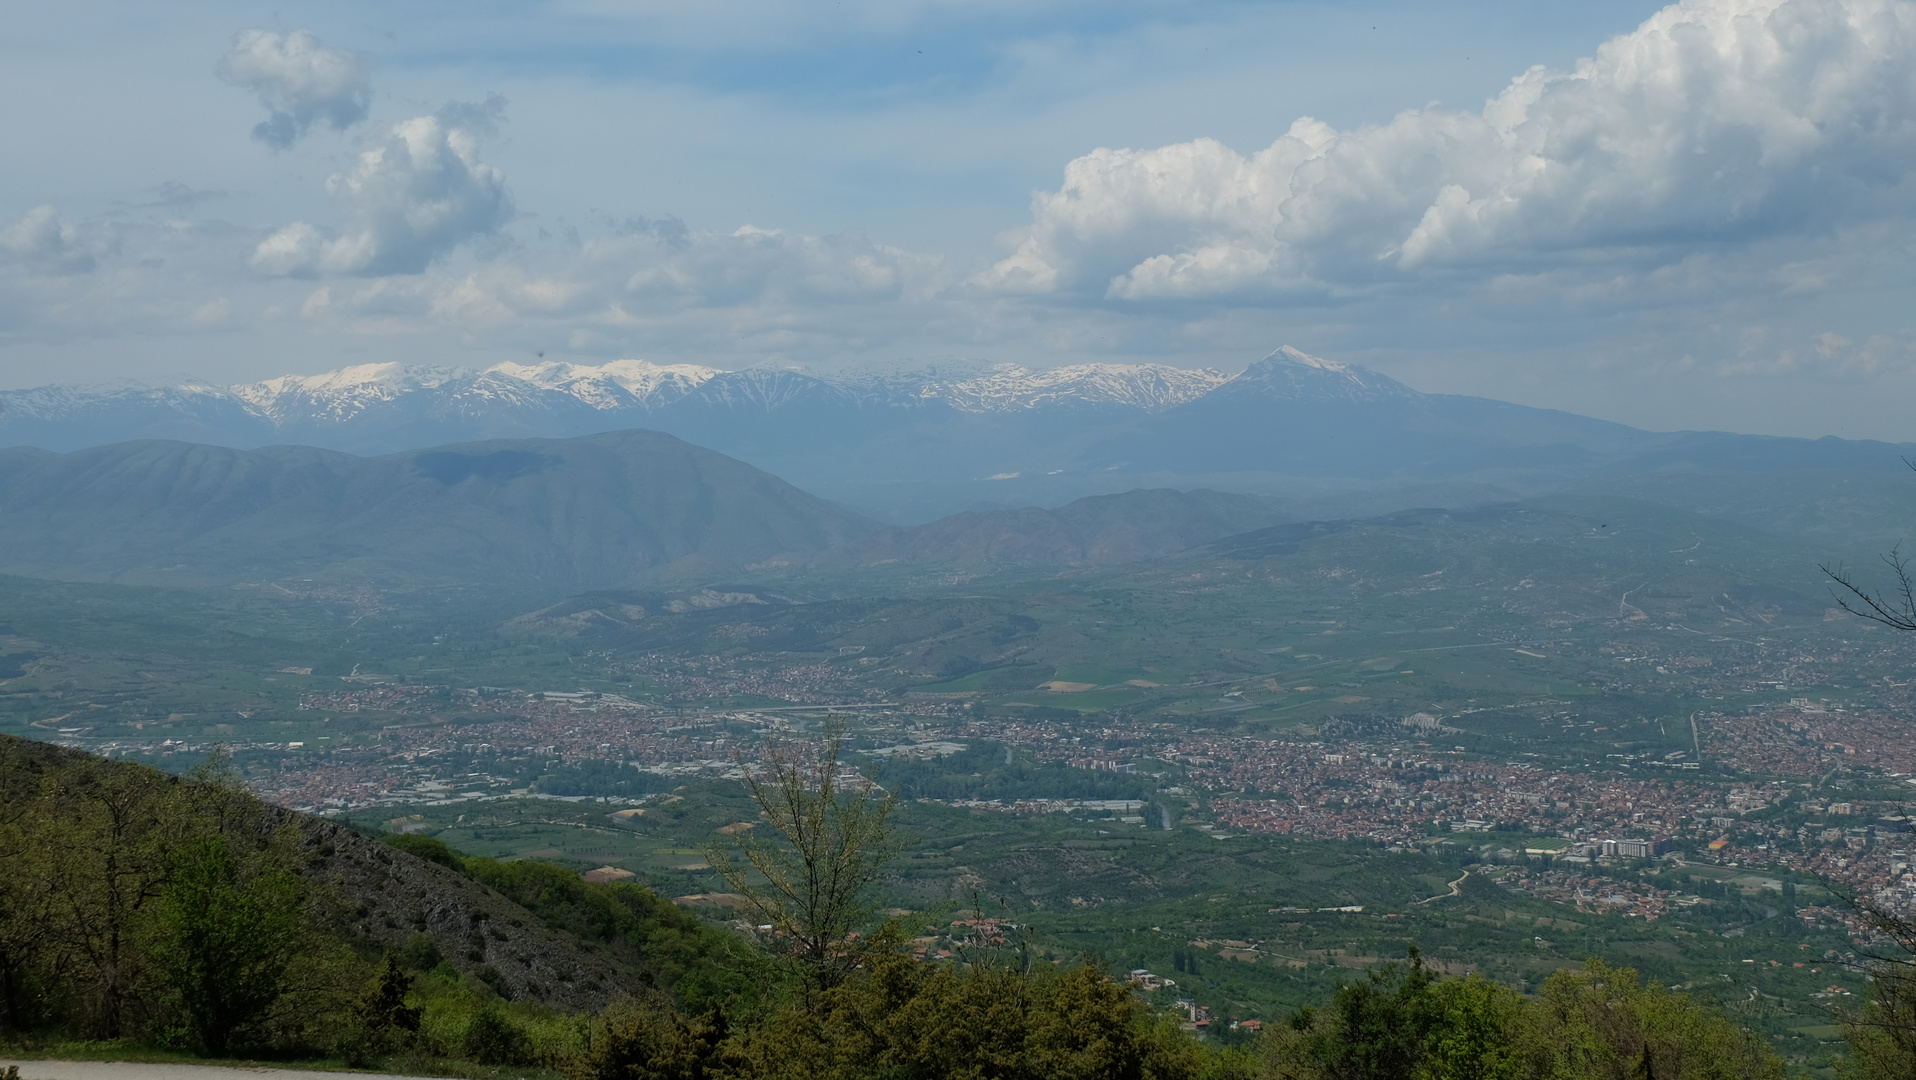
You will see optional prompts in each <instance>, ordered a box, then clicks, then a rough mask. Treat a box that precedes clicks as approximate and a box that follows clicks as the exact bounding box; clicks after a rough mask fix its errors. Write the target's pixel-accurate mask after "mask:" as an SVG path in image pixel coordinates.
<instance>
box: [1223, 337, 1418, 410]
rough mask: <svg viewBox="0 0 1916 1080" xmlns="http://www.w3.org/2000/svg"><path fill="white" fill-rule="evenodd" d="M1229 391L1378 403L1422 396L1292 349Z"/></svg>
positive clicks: (1349, 366)
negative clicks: (1391, 399) (1385, 400)
mask: <svg viewBox="0 0 1916 1080" xmlns="http://www.w3.org/2000/svg"><path fill="white" fill-rule="evenodd" d="M1226 389H1227V392H1228V393H1230V394H1232V395H1233V396H1235V395H1237V394H1241V393H1259V394H1269V395H1275V396H1279V397H1285V398H1309V399H1318V400H1323V399H1342V400H1349V401H1379V400H1383V399H1386V398H1405V399H1408V398H1415V397H1417V396H1419V395H1418V393H1417V391H1415V390H1412V389H1411V388H1410V387H1408V386H1405V385H1404V384H1403V383H1400V382H1398V381H1397V380H1396V379H1393V378H1391V377H1390V376H1388V375H1384V374H1380V373H1378V372H1375V371H1372V370H1370V369H1369V368H1364V367H1358V366H1357V365H1356V364H1347V363H1344V362H1342V361H1339V360H1326V359H1324V358H1323V357H1321V356H1312V355H1311V354H1310V353H1307V352H1305V351H1303V350H1302V349H1297V348H1293V347H1292V346H1289V345H1285V346H1283V347H1281V348H1279V349H1278V350H1277V351H1275V352H1273V353H1271V355H1269V356H1267V357H1265V358H1264V359H1262V360H1259V361H1258V362H1257V363H1255V364H1252V365H1251V366H1250V367H1247V368H1245V369H1244V373H1243V374H1241V375H1239V376H1238V377H1237V378H1235V379H1232V380H1231V381H1230V382H1229V383H1228V384H1227V386H1226Z"/></svg>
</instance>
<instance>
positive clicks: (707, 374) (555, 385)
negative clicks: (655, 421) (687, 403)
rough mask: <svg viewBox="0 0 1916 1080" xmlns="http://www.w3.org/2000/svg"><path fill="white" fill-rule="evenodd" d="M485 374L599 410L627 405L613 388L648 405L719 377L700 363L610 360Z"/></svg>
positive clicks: (505, 367)
mask: <svg viewBox="0 0 1916 1080" xmlns="http://www.w3.org/2000/svg"><path fill="white" fill-rule="evenodd" d="M487 371H488V372H489V373H492V374H498V375H505V376H510V377H511V378H515V379H520V380H523V381H525V382H528V383H531V384H532V385H534V386H537V387H540V388H541V389H545V390H557V391H559V392H560V393H564V394H570V395H572V396H573V397H576V398H578V399H579V400H581V401H583V402H585V403H586V404H588V405H591V406H592V407H594V408H598V409H609V408H617V407H619V406H620V405H623V404H627V403H628V402H625V401H621V400H620V397H621V395H618V394H613V393H610V392H609V389H608V388H609V387H613V386H616V387H618V388H620V389H622V390H624V391H625V392H626V393H627V394H630V395H632V397H635V398H637V399H639V401H640V402H641V403H643V404H645V405H647V406H653V405H658V404H663V403H664V402H666V401H671V400H675V399H677V398H680V397H683V396H685V395H686V394H688V393H690V392H691V391H692V390H694V389H696V388H697V387H698V386H699V385H700V384H701V383H704V382H705V381H706V380H708V379H710V378H712V376H714V375H718V374H721V372H720V371H719V369H717V368H709V367H704V366H702V365H699V364H654V363H652V362H651V361H648V360H613V361H609V362H607V363H604V364H599V365H597V366H594V365H591V364H569V363H565V362H563V361H558V360H551V361H547V362H546V363H543V364H515V363H512V362H510V361H508V362H506V363H503V364H495V365H493V366H492V367H490V368H488V369H487Z"/></svg>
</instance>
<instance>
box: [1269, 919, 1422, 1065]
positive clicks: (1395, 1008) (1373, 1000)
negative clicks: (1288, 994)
mask: <svg viewBox="0 0 1916 1080" xmlns="http://www.w3.org/2000/svg"><path fill="white" fill-rule="evenodd" d="M1435 982H1436V980H1435V979H1434V978H1433V977H1432V976H1431V974H1430V972H1428V971H1426V970H1425V969H1424V965H1423V961H1422V959H1421V958H1420V957H1419V956H1418V955H1417V953H1416V950H1415V949H1414V948H1413V949H1412V950H1411V957H1410V964H1409V966H1408V967H1399V966H1398V965H1396V964H1390V965H1386V966H1385V967H1384V968H1382V969H1381V970H1378V971H1372V972H1369V973H1367V974H1366V975H1365V977H1364V978H1362V979H1358V980H1355V981H1353V982H1349V983H1346V984H1345V985H1344V986H1342V987H1340V988H1339V989H1338V991H1337V994H1336V996H1335V997H1334V998H1332V1000H1331V1004H1330V1008H1329V1009H1328V1010H1327V1011H1326V1013H1325V1015H1326V1016H1327V1017H1329V1018H1331V1020H1332V1021H1333V1022H1332V1023H1330V1024H1321V1025H1320V1024H1314V1023H1311V1022H1309V1020H1310V1018H1308V1017H1302V1016H1300V1017H1296V1018H1294V1019H1293V1021H1292V1023H1291V1027H1292V1029H1293V1030H1295V1031H1298V1032H1299V1033H1300V1035H1301V1036H1302V1047H1301V1049H1302V1051H1303V1053H1304V1054H1305V1055H1306V1056H1308V1057H1309V1058H1311V1059H1313V1060H1315V1061H1317V1062H1319V1063H1320V1064H1321V1065H1322V1067H1323V1069H1324V1075H1326V1076H1329V1077H1349V1078H1351V1080H1357V1078H1368V1077H1399V1076H1401V1077H1408V1076H1410V1075H1411V1073H1412V1071H1413V1070H1414V1069H1415V1068H1416V1066H1417V1064H1418V1063H1419V1062H1420V1061H1421V1060H1422V1059H1423V1056H1424V1046H1425V1044H1426V1042H1428V1041H1429V1039H1430V1037H1431V1034H1432V1032H1433V1031H1434V1030H1435V1029H1436V1027H1437V1025H1438V1022H1439V1021H1440V1019H1441V1017H1442V1014H1441V1013H1440V1011H1439V1007H1438V1003H1437V1001H1436V998H1435V995H1433V994H1432V993H1431V987H1432V985H1433V984H1434V983H1435Z"/></svg>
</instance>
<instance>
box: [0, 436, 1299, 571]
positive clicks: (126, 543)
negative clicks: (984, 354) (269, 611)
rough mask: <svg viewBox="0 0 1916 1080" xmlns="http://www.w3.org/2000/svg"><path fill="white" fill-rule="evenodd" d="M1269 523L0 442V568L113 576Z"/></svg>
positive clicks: (511, 449) (645, 559) (553, 460)
mask: <svg viewBox="0 0 1916 1080" xmlns="http://www.w3.org/2000/svg"><path fill="white" fill-rule="evenodd" d="M1282 520H1285V519H1284V518H1283V516H1282V515H1280V514H1278V513H1277V512H1276V511H1274V510H1273V509H1272V508H1271V507H1270V506H1269V505H1268V504H1266V503H1264V502H1262V501H1260V500H1258V499H1254V498H1250V497H1247V496H1242V495H1225V494H1219V493H1217V492H1205V491H1198V492H1178V491H1136V492H1130V493H1127V494H1123V495H1112V496H1100V497H1096V498H1087V499H1083V500H1080V501H1078V502H1075V503H1072V504H1070V505H1067V506H1064V507H1061V508H1058V509H1055V510H1039V509H1031V508H1027V509H1020V510H1007V511H990V512H969V513H964V514H959V515H956V516H954V517H952V518H949V519H946V520H942V521H937V522H933V523H931V524H928V525H920V526H913V527H908V528H900V527H889V528H887V527H883V526H880V525H878V524H877V523H875V522H871V521H869V520H867V519H865V518H862V517H860V516H859V515H857V514H854V513H852V512H851V511H848V510H846V509H844V508H842V507H840V506H837V505H835V504H833V503H829V502H826V501H825V500H822V499H818V498H815V497H813V496H811V495H808V494H806V493H804V492H802V491H800V490H798V489H797V488H795V487H793V486H791V485H790V484H787V483H785V482H784V481H782V480H779V479H777V478H776V477H773V476H771V475H770V474H768V473H765V472H763V471H760V470H758V469H755V468H753V467H751V466H749V465H747V464H745V463H743V462H740V461H737V460H735V459H732V458H728V457H726V456H724V455H722V454H718V453H715V452H713V451H710V450H704V449H701V448H699V447H695V446H692V445H690V444H688V443H685V442H683V441H681V440H679V439H677V438H674V437H672V436H670V435H664V434H661V433H658V432H651V431H626V432H613V433H607V434H598V435H587V436H581V437H579V438H575V439H563V440H559V439H522V440H494V441H489V442H480V443H463V444H455V445H451V446H444V447H438V448H434V449H428V450H409V451H404V452H402V453H398V454H389V455H386V456H383V457H376V458H361V457H354V456H352V455H350V454H344V453H341V452H339V451H335V450H321V449H316V448H312V447H286V446H276V447H267V448H264V449H258V450H236V449H232V448H228V447H216V446H205V445H196V444H191V443H182V442H171V441H161V440H143V441H136V442H129V443H119V444H115V445H112V446H103V447H91V448H88V449H85V450H77V451H73V452H71V453H66V454H58V453H54V452H52V451H47V450H39V449H33V448H16V449H12V450H4V451H0V573H11V574H20V575H26V576H40V577H57V578H79V579H85V580H110V581H120V582H128V583H151V584H179V585H203V584H215V583H231V582H239V581H276V580H285V579H300V578H310V579H315V580H324V581H341V580H372V581H383V582H387V583H396V584H414V585H426V584H441V583H465V584H474V585H489V586H495V587H500V588H515V589H527V588H530V589H551V588H563V589H571V588H575V587H584V588H613V587H619V586H625V585H631V584H634V583H638V582H643V581H647V580H657V579H659V578H660V577H661V576H666V577H673V578H680V579H684V578H689V577H700V578H704V579H707V580H710V579H711V578H712V577H713V576H714V575H716V576H719V577H723V576H725V575H730V574H747V575H750V574H752V573H763V572H771V573H775V574H780V573H784V572H788V571H790V570H793V569H797V568H803V567H813V566H816V567H821V568H826V569H838V570H844V569H850V568H855V567H860V566H883V565H891V564H907V565H911V566H916V567H927V568H934V569H936V568H945V567H950V568H961V567H962V568H967V569H971V570H990V569H1000V568H1019V567H1034V566H1035V567H1048V566H1082V565H1109V564H1114V563H1121V562H1132V561H1137V560H1140V559H1148V558H1152V557H1155V556H1158V555H1165V554H1170V553H1173V552H1177V551H1184V550H1186V549H1189V548H1192V547H1196V546H1198V545H1200V544H1205V543H1209V542H1211V541H1213V540H1216V539H1218V538H1220V537H1224V536H1228V535H1231V534H1233V533H1239V532H1244V531H1246V530H1249V529H1255V528H1261V527H1264V526H1267V525H1271V524H1274V523H1276V522H1279V521H1282ZM726 595H730V594H729V593H728V594H726Z"/></svg>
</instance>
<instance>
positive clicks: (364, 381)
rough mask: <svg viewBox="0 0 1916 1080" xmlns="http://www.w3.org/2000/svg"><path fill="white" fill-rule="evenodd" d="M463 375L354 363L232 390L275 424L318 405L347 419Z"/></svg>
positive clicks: (445, 370) (451, 371)
mask: <svg viewBox="0 0 1916 1080" xmlns="http://www.w3.org/2000/svg"><path fill="white" fill-rule="evenodd" d="M461 374H463V373H462V372H460V371H458V370H457V369H454V368H444V367H412V366H409V365H406V364H399V363H386V364H354V365H353V366H351V367H343V368H340V369H339V370H337V371H324V372H321V373H319V374H318V375H281V376H279V377H278V378H274V379H266V380H263V381H261V382H256V383H243V384H241V385H239V386H234V387H231V388H230V389H231V392H232V394H233V396H235V397H237V398H239V399H240V400H241V401H244V402H246V403H247V404H248V405H250V406H252V407H253V408H254V409H256V410H258V411H259V412H260V413H261V414H263V415H265V416H267V417H270V418H272V419H274V420H280V419H283V418H285V417H286V416H287V415H288V414H289V413H290V412H293V411H295V410H297V411H300V412H310V411H311V410H312V409H313V408H314V407H315V406H317V407H318V409H319V411H320V412H322V413H324V414H328V415H330V416H331V417H332V418H334V419H345V418H347V417H350V416H354V415H356V414H358V413H360V412H361V411H363V410H364V409H365V408H366V406H368V405H370V404H372V403H374V402H380V401H392V400H394V399H396V398H400V397H403V396H405V395H407V394H410V393H413V392H415V391H418V390H431V389H435V388H437V387H440V386H444V385H445V384H447V383H449V382H452V381H453V380H455V379H457V378H459V377H460V375H461Z"/></svg>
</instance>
